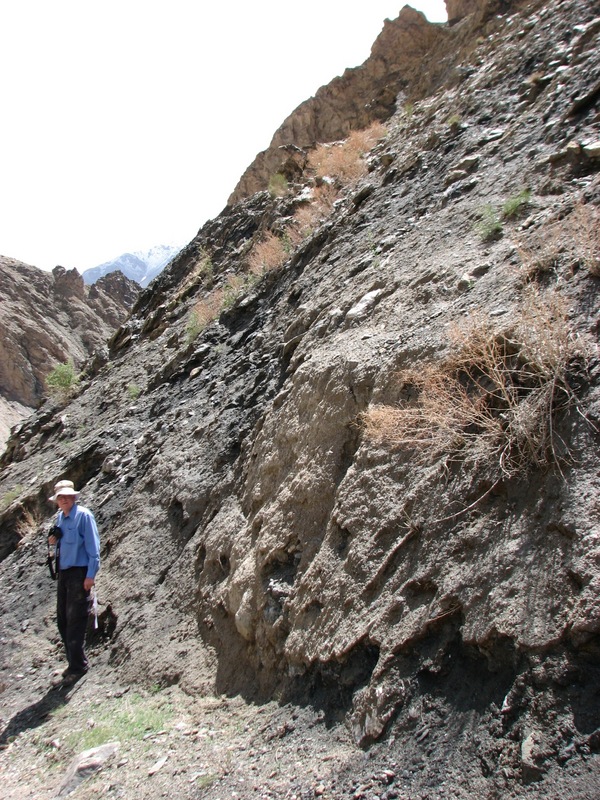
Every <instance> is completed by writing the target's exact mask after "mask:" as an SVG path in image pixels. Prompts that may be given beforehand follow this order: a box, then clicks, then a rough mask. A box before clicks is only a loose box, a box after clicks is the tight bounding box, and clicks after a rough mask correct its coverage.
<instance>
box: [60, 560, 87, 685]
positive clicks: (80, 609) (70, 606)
mask: <svg viewBox="0 0 600 800" xmlns="http://www.w3.org/2000/svg"><path fill="white" fill-rule="evenodd" d="M86 572H87V570H86V568H85V567H71V568H70V569H61V570H59V573H58V586H57V591H56V621H57V623H58V632H59V633H60V635H61V638H62V640H63V644H64V646H65V650H66V652H67V661H68V662H69V669H70V670H71V671H72V672H86V671H87V668H88V660H87V657H86V655H85V649H84V644H85V631H86V628H87V623H88V614H89V612H90V606H91V598H90V593H89V592H86V591H85V589H84V588H83V581H84V580H85V576H86Z"/></svg>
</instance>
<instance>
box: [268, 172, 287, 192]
mask: <svg viewBox="0 0 600 800" xmlns="http://www.w3.org/2000/svg"><path fill="white" fill-rule="evenodd" d="M289 188H290V187H289V184H288V181H287V178H286V177H285V175H282V174H281V173H280V172H276V173H275V174H274V175H271V178H270V180H269V194H271V195H272V196H273V197H283V196H284V195H286V194H287V193H288V191H289Z"/></svg>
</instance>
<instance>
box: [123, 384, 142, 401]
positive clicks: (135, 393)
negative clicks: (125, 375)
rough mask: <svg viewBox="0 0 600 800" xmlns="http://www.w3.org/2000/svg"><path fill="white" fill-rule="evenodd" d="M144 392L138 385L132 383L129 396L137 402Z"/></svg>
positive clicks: (128, 392) (128, 391)
mask: <svg viewBox="0 0 600 800" xmlns="http://www.w3.org/2000/svg"><path fill="white" fill-rule="evenodd" d="M141 391H142V390H141V389H140V387H139V386H138V385H137V384H136V383H130V384H129V386H128V387H127V394H128V395H129V397H130V398H131V399H132V400H137V398H138V397H139V396H140V392H141Z"/></svg>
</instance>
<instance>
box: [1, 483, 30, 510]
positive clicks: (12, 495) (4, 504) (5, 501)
mask: <svg viewBox="0 0 600 800" xmlns="http://www.w3.org/2000/svg"><path fill="white" fill-rule="evenodd" d="M24 488H25V487H23V486H21V485H20V484H18V485H17V486H15V487H14V489H10V490H9V491H8V492H5V494H4V495H3V496H2V498H1V499H0V511H4V510H5V509H7V508H8V507H9V505H10V504H11V503H12V502H13V501H14V500H16V499H17V497H18V496H19V495H20V494H21V493H22V492H23V490H24Z"/></svg>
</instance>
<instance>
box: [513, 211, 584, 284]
mask: <svg viewBox="0 0 600 800" xmlns="http://www.w3.org/2000/svg"><path fill="white" fill-rule="evenodd" d="M517 250H518V252H519V256H520V258H521V262H522V267H523V270H524V274H525V278H526V280H527V281H529V280H533V279H535V278H536V277H537V276H539V275H541V274H544V273H548V272H552V271H557V270H558V269H560V268H561V267H563V268H565V269H570V270H571V271H573V270H574V269H575V268H576V267H578V266H581V267H583V268H584V269H587V270H588V272H589V273H590V274H591V275H595V276H597V277H598V276H600V209H598V207H597V206H594V205H591V204H583V203H578V204H577V205H576V206H575V208H574V209H573V210H572V211H571V213H570V214H568V215H567V216H566V217H565V218H564V219H561V220H558V221H556V222H552V223H549V224H545V225H544V226H543V227H542V228H541V229H540V230H538V231H535V232H533V233H529V235H528V236H527V237H524V238H523V239H522V240H521V241H519V242H518V244H517Z"/></svg>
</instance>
